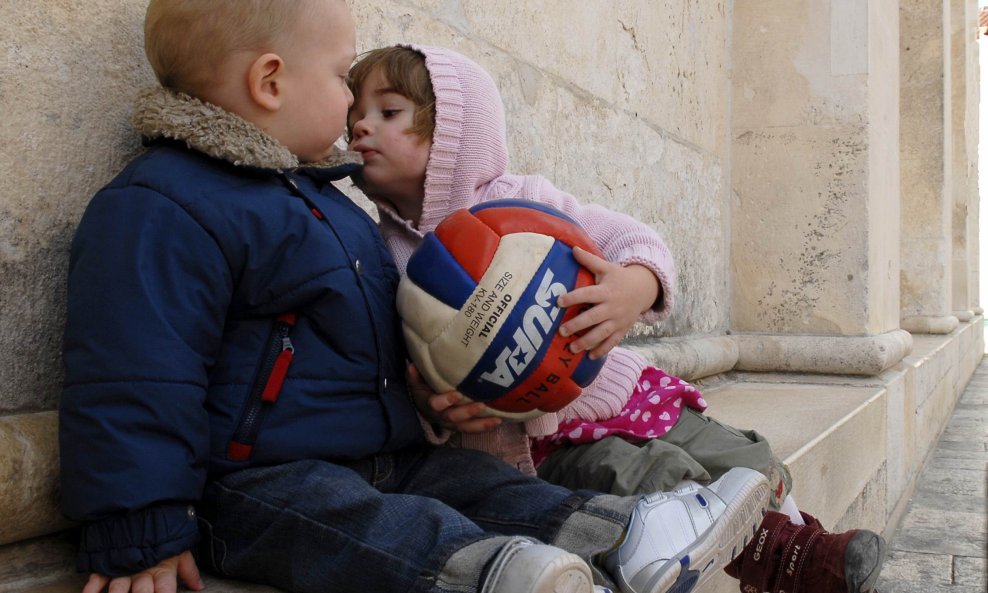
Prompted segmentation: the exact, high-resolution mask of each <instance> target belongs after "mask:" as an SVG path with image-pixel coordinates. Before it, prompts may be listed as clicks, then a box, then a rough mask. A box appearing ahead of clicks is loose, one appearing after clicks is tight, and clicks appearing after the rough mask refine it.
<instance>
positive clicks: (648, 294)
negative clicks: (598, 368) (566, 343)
mask: <svg viewBox="0 0 988 593" xmlns="http://www.w3.org/2000/svg"><path fill="white" fill-rule="evenodd" d="M573 256H574V257H575V258H576V261H578V262H579V263H580V264H582V265H583V266H584V267H585V268H587V269H588V270H590V272H591V273H592V274H593V275H594V276H595V277H596V279H597V284H595V285H593V286H584V287H583V288H577V289H576V290H573V291H570V292H568V293H566V294H564V295H562V296H561V297H559V299H558V301H557V304H558V305H559V306H560V307H573V306H578V305H583V304H586V305H590V308H589V309H587V310H586V311H583V312H582V313H580V314H579V315H577V316H576V317H574V318H573V319H570V320H569V321H567V322H566V323H564V324H563V325H561V326H560V327H559V333H560V334H561V335H563V336H569V335H572V334H576V333H579V332H581V331H584V330H587V331H586V333H585V334H583V335H582V336H580V337H578V338H577V339H576V340H574V341H573V343H572V344H570V350H571V351H573V352H574V353H576V352H582V351H584V350H589V351H590V358H591V359H596V358H600V357H601V356H603V355H605V354H607V353H608V352H610V351H611V349H613V348H614V347H615V346H617V345H618V344H619V343H621V340H623V339H624V336H625V334H627V333H628V330H629V329H631V326H632V325H634V323H635V321H636V320H637V319H638V317H639V316H640V315H641V314H642V313H644V312H645V311H647V310H648V309H649V308H650V307H651V306H652V305H653V304H655V301H656V300H658V298H659V296H661V291H662V286H661V285H660V284H659V279H658V278H656V277H655V274H654V273H653V272H652V270H650V269H648V268H646V267H645V266H641V265H637V264H632V265H630V266H622V265H620V264H615V263H611V262H609V261H607V260H606V259H602V258H600V257H597V256H596V255H594V254H592V253H590V252H589V251H585V250H583V249H580V248H579V247H574V248H573Z"/></svg>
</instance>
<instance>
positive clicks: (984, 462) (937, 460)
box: [928, 453, 988, 474]
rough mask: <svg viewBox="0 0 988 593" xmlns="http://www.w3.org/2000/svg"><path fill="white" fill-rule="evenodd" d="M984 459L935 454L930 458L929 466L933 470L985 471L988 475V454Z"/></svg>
mask: <svg viewBox="0 0 988 593" xmlns="http://www.w3.org/2000/svg"><path fill="white" fill-rule="evenodd" d="M982 457H984V459H978V458H976V457H975V456H971V457H959V456H957V455H950V456H943V455H937V454H934V455H933V456H932V457H930V460H929V462H928V464H929V467H931V468H937V469H944V470H958V469H967V470H974V471H983V472H985V473H986V474H988V453H986V454H985V455H983V456H982Z"/></svg>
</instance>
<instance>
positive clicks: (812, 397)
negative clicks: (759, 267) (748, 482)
mask: <svg viewBox="0 0 988 593" xmlns="http://www.w3.org/2000/svg"><path fill="white" fill-rule="evenodd" d="M981 320H982V318H981V317H976V318H975V320H974V321H975V322H972V323H963V324H961V327H959V328H958V329H957V330H955V331H954V332H953V333H952V334H950V335H948V336H915V337H914V344H913V351H912V353H911V354H910V355H909V356H907V357H906V358H905V359H903V361H902V362H901V363H899V364H898V365H896V366H895V367H893V368H892V369H889V370H888V371H886V372H884V373H882V374H881V375H878V376H874V377H860V378H856V377H847V376H823V375H820V376H810V375H806V374H762V373H736V372H735V373H730V374H728V375H720V376H717V377H713V378H710V379H705V380H702V381H699V382H697V384H698V386H699V387H700V388H701V390H702V392H703V394H704V397H705V399H706V400H707V401H708V402H709V403H710V409H709V414H710V415H711V416H713V417H714V418H717V419H719V420H721V421H723V422H725V423H727V424H730V425H732V426H735V427H737V428H742V429H748V428H750V429H754V430H757V431H758V432H760V433H761V434H763V435H764V436H765V437H766V438H767V439H768V440H769V442H770V443H771V444H772V447H773V450H774V451H775V453H776V455H777V456H778V457H779V458H781V459H783V460H784V461H785V462H786V463H787V464H788V465H789V467H790V470H791V472H792V477H793V497H794V498H795V500H796V502H797V504H798V505H799V507H800V508H801V510H803V511H805V512H808V513H810V514H812V515H814V516H816V517H818V518H819V519H820V520H821V522H822V523H823V524H824V526H826V527H827V528H829V529H831V530H833V531H843V530H846V529H849V528H852V527H863V528H868V529H872V530H874V531H877V532H880V533H883V532H885V531H886V525H895V524H896V523H897V522H898V513H900V512H901V509H902V508H903V507H904V505H905V503H906V502H907V501H908V499H909V497H910V495H911V494H912V487H913V485H914V483H915V478H916V475H917V471H918V469H919V468H921V467H922V464H923V461H924V460H925V458H926V456H927V454H928V452H929V451H930V450H931V448H932V447H933V445H934V444H935V442H936V439H937V438H938V436H939V434H940V432H941V430H942V428H943V426H944V424H945V422H946V420H947V418H948V416H949V414H950V411H951V410H952V409H953V406H954V403H955V402H956V400H957V397H958V396H959V394H960V393H961V392H962V391H963V388H964V386H965V385H966V384H967V381H968V379H969V378H970V376H971V374H972V373H973V371H974V369H975V367H976V366H977V364H978V362H979V361H980V360H981V357H982V356H983V353H984V333H983V327H982V321H981ZM0 420H2V419H0ZM41 424H43V425H44V426H47V424H46V423H41ZM2 428H3V427H2V422H0V429H2ZM46 430H48V429H46ZM3 434H4V433H3V431H2V430H0V437H2V436H3ZM2 440H3V439H2V438H0V441H2ZM21 440H24V439H19V440H16V439H15V440H12V442H20V441H21ZM41 440H44V439H41ZM0 465H2V464H0ZM48 465H50V463H49V464H48ZM46 467H47V466H46ZM28 469H30V468H28ZM22 475H23V474H22ZM11 476H12V477H16V472H14V473H12V474H11ZM6 520H7V519H6V518H5V519H4V522H6ZM3 529H4V523H0V538H2V536H3ZM885 535H886V536H887V537H889V536H890V535H891V534H888V533H886V534H885ZM72 556H73V549H72V543H71V535H70V534H68V533H66V532H62V533H60V534H56V535H50V536H44V537H38V538H35V539H31V540H27V541H18V542H17V543H13V544H9V545H5V546H0V593H70V592H76V593H77V592H79V591H81V589H82V583H83V582H84V579H81V578H80V577H78V576H77V575H74V574H73V568H72ZM207 585H208V588H209V590H210V591H212V592H213V593H233V592H245V593H273V592H274V591H275V590H274V589H271V588H268V587H260V586H257V585H248V584H245V583H238V582H235V581H227V580H220V579H215V578H210V577H207ZM737 590H738V585H737V582H736V581H734V580H732V579H730V578H729V577H727V575H724V574H721V575H718V576H717V577H716V578H715V579H714V581H713V582H711V583H710V584H709V585H708V586H705V587H704V590H703V591H701V592H700V593H733V592H735V591H737Z"/></svg>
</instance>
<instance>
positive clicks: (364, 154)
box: [357, 148, 378, 162]
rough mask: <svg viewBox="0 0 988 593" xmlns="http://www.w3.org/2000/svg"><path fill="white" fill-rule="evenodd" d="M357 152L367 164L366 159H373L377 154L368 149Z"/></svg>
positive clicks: (360, 149) (359, 149)
mask: <svg viewBox="0 0 988 593" xmlns="http://www.w3.org/2000/svg"><path fill="white" fill-rule="evenodd" d="M357 152H359V153H360V156H362V157H364V162H367V160H368V159H370V158H373V157H375V156H377V154H378V152H377V151H376V150H372V149H370V148H358V149H357Z"/></svg>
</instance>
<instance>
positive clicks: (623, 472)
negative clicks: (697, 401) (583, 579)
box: [538, 408, 791, 508]
mask: <svg viewBox="0 0 988 593" xmlns="http://www.w3.org/2000/svg"><path fill="white" fill-rule="evenodd" d="M732 467H748V468H751V469H754V470H756V471H759V472H761V473H763V474H765V475H766V476H767V477H768V479H769V483H770V484H771V486H772V501H771V502H772V506H773V507H774V508H778V507H779V505H780V504H781V503H782V500H783V499H784V498H785V497H786V495H787V494H788V493H789V489H790V487H791V483H790V478H789V470H788V468H786V466H785V465H784V464H783V463H782V462H781V461H779V460H778V459H777V458H776V457H775V455H774V454H773V453H772V449H771V447H769V444H768V441H766V440H765V437H763V436H762V435H760V434H758V433H757V432H755V431H753V430H738V429H736V428H733V427H731V426H728V425H726V424H723V423H721V422H718V421H717V420H714V419H713V418H711V417H709V416H704V415H703V414H700V413H699V412H697V411H695V410H692V409H690V408H686V409H684V410H683V413H682V415H680V417H679V421H677V422H676V425H675V426H673V428H672V430H670V431H669V432H668V433H666V434H665V436H663V437H660V438H655V439H651V440H647V441H641V442H637V443H630V442H628V441H625V440H623V439H621V438H619V437H607V438H604V439H601V440H600V441H597V442H595V443H587V444H583V445H570V446H567V447H565V448H563V449H560V450H558V451H555V452H553V453H552V454H551V455H549V457H547V458H546V459H545V461H543V462H542V463H541V464H540V465H539V467H538V473H539V477H541V478H542V479H544V480H546V481H549V482H552V483H553V484H558V485H560V486H565V487H567V488H571V489H580V488H587V489H590V490H597V491H598V492H604V493H607V494H616V495H619V496H628V495H632V494H648V493H650V492H658V491H668V490H671V489H672V488H673V487H674V486H675V485H676V484H678V483H679V482H681V481H683V480H695V481H697V482H701V483H708V482H711V481H714V480H717V479H718V478H720V477H721V476H722V475H724V474H725V473H727V471H728V470H729V469H731V468H732Z"/></svg>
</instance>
